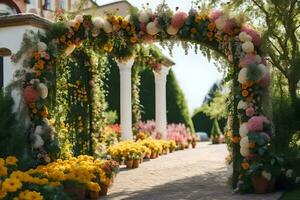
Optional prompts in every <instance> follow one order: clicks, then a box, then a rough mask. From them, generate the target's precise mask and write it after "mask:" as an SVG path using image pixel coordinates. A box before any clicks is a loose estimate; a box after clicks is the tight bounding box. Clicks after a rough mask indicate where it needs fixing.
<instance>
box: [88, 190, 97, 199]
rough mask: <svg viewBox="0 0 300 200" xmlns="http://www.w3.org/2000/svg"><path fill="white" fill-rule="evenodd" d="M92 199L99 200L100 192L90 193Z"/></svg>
mask: <svg viewBox="0 0 300 200" xmlns="http://www.w3.org/2000/svg"><path fill="white" fill-rule="evenodd" d="M90 199H91V200H98V199H99V192H93V191H90Z"/></svg>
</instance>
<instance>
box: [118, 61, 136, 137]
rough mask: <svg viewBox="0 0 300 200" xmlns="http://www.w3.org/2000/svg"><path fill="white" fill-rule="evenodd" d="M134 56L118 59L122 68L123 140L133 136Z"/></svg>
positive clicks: (121, 113)
mask: <svg viewBox="0 0 300 200" xmlns="http://www.w3.org/2000/svg"><path fill="white" fill-rule="evenodd" d="M133 62H134V58H131V59H129V60H126V61H117V64H118V66H119V69H120V110H121V111H120V115H121V116H120V118H121V119H120V121H121V138H122V140H131V139H133V138H132V111H131V108H132V105H131V67H132V65H133Z"/></svg>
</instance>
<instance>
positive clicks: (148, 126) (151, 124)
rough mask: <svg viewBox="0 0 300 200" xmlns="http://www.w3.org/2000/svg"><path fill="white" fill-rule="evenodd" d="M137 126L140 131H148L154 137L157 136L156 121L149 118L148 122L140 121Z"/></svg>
mask: <svg viewBox="0 0 300 200" xmlns="http://www.w3.org/2000/svg"><path fill="white" fill-rule="evenodd" d="M135 128H136V130H137V131H138V132H146V133H148V134H149V135H151V136H152V137H153V138H156V131H155V121H154V120H148V121H146V122H142V121H139V122H137V123H136V125H135Z"/></svg>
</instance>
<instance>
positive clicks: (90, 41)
mask: <svg viewBox="0 0 300 200" xmlns="http://www.w3.org/2000/svg"><path fill="white" fill-rule="evenodd" d="M164 40H180V41H188V42H192V43H198V44H203V45H206V46H208V47H210V48H211V49H213V50H214V51H217V52H219V53H221V54H222V55H223V56H224V57H226V58H227V60H228V61H229V62H230V63H231V64H232V66H233V71H234V73H235V75H234V76H233V78H234V79H235V86H236V89H235V91H238V93H235V95H234V96H235V97H236V98H237V99H238V101H237V103H235V107H236V108H235V111H236V112H238V113H239V119H237V118H236V119H235V122H236V124H235V125H234V123H233V131H232V132H231V134H232V135H231V140H232V147H233V162H234V163H233V164H234V175H233V176H234V177H235V185H236V183H237V181H238V177H240V182H239V183H240V185H243V183H246V182H247V180H246V179H247V172H248V170H249V166H251V164H252V163H253V162H255V159H256V156H255V155H256V154H258V153H257V152H256V149H255V143H256V141H257V140H260V141H261V145H265V146H266V147H267V146H268V144H269V143H270V140H271V131H270V121H269V120H268V119H267V118H266V117H265V116H264V112H263V107H262V103H263V102H262V101H263V98H262V97H263V93H264V92H266V88H267V86H268V84H269V80H270V74H269V69H268V67H267V63H266V58H264V57H263V55H262V51H261V49H260V45H261V43H262V39H261V37H260V34H259V33H257V32H256V31H254V29H253V28H251V27H250V26H249V25H246V24H244V23H243V21H241V20H240V18H235V17H230V16H229V15H228V13H226V12H223V11H212V12H207V11H204V12H200V11H197V10H194V9H192V10H191V11H190V12H189V13H185V12H180V11H176V12H175V13H173V12H172V11H170V10H168V9H165V10H164V11H162V12H159V13H157V12H152V11H151V10H150V9H144V10H140V11H138V10H135V11H133V12H132V13H131V14H130V15H128V16H126V17H121V16H114V15H107V16H106V17H96V18H92V17H91V16H89V15H77V16H75V18H74V19H71V20H69V21H60V22H56V23H54V24H52V25H51V27H50V28H49V30H46V32H45V33H37V34H34V33H32V34H26V35H25V36H24V40H23V46H22V47H21V49H20V51H19V52H17V53H16V54H15V55H13V56H12V60H13V61H15V62H18V60H20V59H21V58H24V60H25V61H26V62H24V64H23V69H22V70H20V72H19V73H18V78H19V79H20V80H21V83H22V84H21V86H20V87H21V89H22V94H23V99H24V103H25V105H27V106H28V108H29V109H28V110H29V116H30V121H31V124H30V134H33V135H35V134H43V133H42V132H43V131H44V130H47V133H49V134H50V132H51V131H49V129H51V125H50V123H48V120H47V118H48V108H47V102H48V101H47V99H48V92H49V91H48V90H53V86H54V84H53V79H54V74H55V73H54V71H55V63H56V62H58V61H59V59H60V58H61V57H63V56H69V55H71V54H72V52H73V51H74V50H75V49H76V48H80V47H81V46H83V45H85V46H88V47H89V48H93V49H96V50H99V51H101V52H103V53H104V54H111V55H113V56H114V57H116V59H119V60H123V61H126V60H129V59H130V58H131V57H132V56H133V55H134V49H135V46H136V45H137V44H141V43H149V42H153V41H164ZM29 49H30V51H29ZM28 52H32V53H28ZM45 127H46V128H45ZM238 129H239V130H238ZM257 138H259V139H257ZM39 148H40V149H42V150H43V145H41V146H40V147H39ZM260 156H262V155H260ZM266 173H269V172H266ZM248 178H249V177H248Z"/></svg>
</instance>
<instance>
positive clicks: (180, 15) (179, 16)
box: [171, 12, 188, 29]
mask: <svg viewBox="0 0 300 200" xmlns="http://www.w3.org/2000/svg"><path fill="white" fill-rule="evenodd" d="M187 17H188V14H187V13H185V12H177V13H175V15H174V16H173V17H172V19H171V25H172V26H173V27H174V28H176V29H180V28H181V27H182V26H183V24H184V22H185V20H186V19H187Z"/></svg>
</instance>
